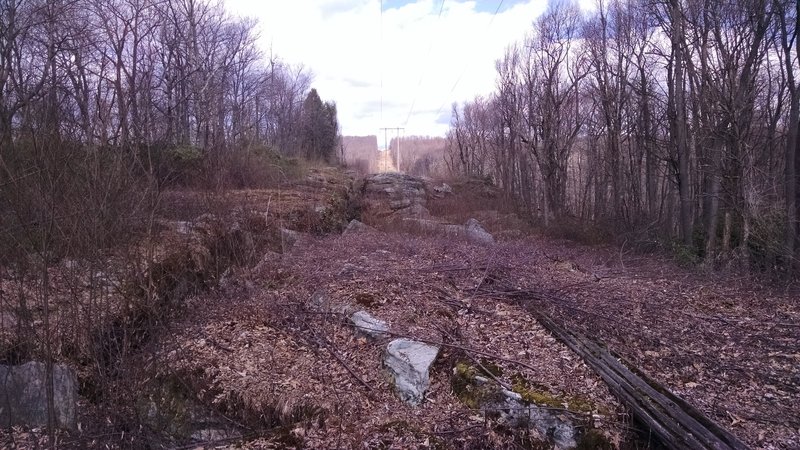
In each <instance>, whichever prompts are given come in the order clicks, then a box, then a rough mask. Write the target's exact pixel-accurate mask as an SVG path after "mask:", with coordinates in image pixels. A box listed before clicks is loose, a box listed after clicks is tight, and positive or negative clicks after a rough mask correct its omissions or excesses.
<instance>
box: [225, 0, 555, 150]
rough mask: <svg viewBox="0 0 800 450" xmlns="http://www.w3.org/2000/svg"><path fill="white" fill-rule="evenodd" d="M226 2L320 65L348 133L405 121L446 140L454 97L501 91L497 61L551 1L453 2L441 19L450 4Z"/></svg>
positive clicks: (299, 58)
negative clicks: (497, 85) (500, 5)
mask: <svg viewBox="0 0 800 450" xmlns="http://www.w3.org/2000/svg"><path fill="white" fill-rule="evenodd" d="M397 4H401V6H395V7H391V6H393V5H397ZM226 5H227V7H228V9H229V11H231V12H233V13H236V14H240V15H246V16H251V17H255V18H257V19H259V22H260V29H261V36H262V41H261V44H262V46H263V47H264V49H265V50H269V49H270V47H271V48H272V50H273V51H274V52H275V54H277V55H278V56H280V57H281V58H282V59H283V60H285V61H288V62H290V63H302V64H303V65H305V66H306V67H307V68H309V69H311V71H313V73H314V75H315V77H314V87H316V88H317V90H318V91H319V93H320V96H322V97H323V99H325V100H334V101H336V103H337V106H338V111H339V119H340V122H341V124H342V131H343V133H344V134H346V135H368V134H377V133H378V129H379V128H380V127H385V126H387V127H395V126H405V127H406V130H405V134H406V135H412V134H413V135H438V136H442V135H444V133H445V132H446V131H447V128H448V127H447V124H445V123H437V119H439V122H441V116H446V115H447V114H448V113H449V110H450V105H451V104H452V103H453V102H455V101H457V102H461V101H464V100H467V99H471V98H473V97H474V96H475V95H485V94H488V93H490V92H491V91H492V90H493V87H494V80H495V74H494V61H495V60H496V59H498V58H500V57H501V56H502V55H503V51H504V49H505V47H506V46H507V45H509V44H512V43H514V42H516V41H518V40H521V39H522V38H523V36H524V35H525V33H526V32H527V31H528V30H529V29H530V27H531V23H532V22H533V20H534V19H535V18H536V17H538V15H539V14H541V13H542V11H544V9H545V8H546V6H547V0H526V1H519V0H518V1H507V2H506V3H505V6H504V7H503V9H502V11H500V12H499V13H498V14H497V15H496V16H495V17H494V18H493V13H494V10H495V8H496V7H497V5H498V0H492V1H487V0H479V1H464V0H461V1H458V0H445V3H444V5H445V6H444V10H443V11H442V14H441V16H439V15H438V14H439V8H440V5H441V1H440V0H409V1H404V2H397V1H393V2H389V1H384V11H383V17H382V19H381V3H380V1H379V0H292V1H276V0H265V1H259V2H254V1H252V0H226ZM459 78H460V81H458V84H457V85H455V84H456V81H457V80H459ZM420 79H422V81H421V83H420ZM381 82H382V84H383V88H381ZM454 86H455V87H454ZM381 97H382V98H383V102H382V103H383V108H382V113H381ZM412 103H413V104H414V109H413V113H412V114H411V115H410V117H409V111H410V110H411V107H412ZM407 119H408V121H407ZM406 121H407V123H406Z"/></svg>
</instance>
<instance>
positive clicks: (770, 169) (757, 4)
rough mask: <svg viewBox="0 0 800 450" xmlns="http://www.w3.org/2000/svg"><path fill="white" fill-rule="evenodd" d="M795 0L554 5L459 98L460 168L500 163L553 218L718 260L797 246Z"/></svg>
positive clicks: (525, 205) (768, 257) (453, 137)
mask: <svg viewBox="0 0 800 450" xmlns="http://www.w3.org/2000/svg"><path fill="white" fill-rule="evenodd" d="M798 10H800V6H798V3H797V2H794V1H789V0H742V1H735V2H728V1H722V0H659V1H656V2H653V1H645V0H599V1H598V3H597V8H596V10H595V11H593V12H591V13H583V12H581V10H580V9H579V8H578V6H577V5H576V4H575V3H570V2H568V1H561V2H551V3H550V6H549V7H548V9H547V11H546V12H545V13H544V14H543V15H542V16H540V17H539V18H537V19H536V20H535V21H534V23H533V26H532V28H531V30H530V32H529V33H528V35H527V36H526V37H525V38H524V39H523V40H521V41H520V42H518V43H516V44H513V45H511V46H509V47H508V48H507V50H506V52H505V54H504V55H502V57H501V58H500V59H499V60H498V61H497V62H496V72H497V78H496V79H497V81H496V88H495V90H494V92H493V93H492V94H491V95H489V96H486V97H478V98H475V99H474V100H472V101H468V102H466V103H464V104H463V105H453V110H452V119H451V128H450V131H449V132H448V135H447V137H448V142H449V146H448V156H447V160H448V164H449V166H450V168H451V170H453V171H455V172H458V173H464V174H469V175H476V176H490V177H492V178H493V179H494V180H495V182H496V183H498V184H499V185H500V186H502V188H503V189H504V191H505V192H506V193H507V194H508V195H509V196H510V197H513V198H514V199H516V200H517V202H518V204H519V205H520V207H521V208H522V209H524V210H525V211H526V212H527V213H528V214H529V215H530V216H531V217H532V218H534V219H536V220H538V221H540V222H542V223H543V224H545V225H553V224H563V223H566V222H576V223H579V224H580V226H581V227H584V228H587V227H594V228H605V229H609V230H615V232H619V231H629V232H635V233H634V235H635V236H638V238H637V239H639V240H641V241H645V240H646V241H649V242H653V241H654V240H655V238H664V237H666V238H669V239H670V240H671V242H672V243H673V246H674V247H675V248H676V249H679V250H680V251H681V252H683V253H684V254H686V255H688V256H689V257H691V258H693V259H695V260H697V261H701V260H702V261H704V262H706V263H709V264H712V265H718V263H720V262H724V261H728V262H729V261H739V262H742V263H743V264H744V265H746V266H750V267H753V266H756V267H759V268H762V269H773V268H781V269H789V270H790V269H791V268H792V266H793V265H794V266H796V261H797V255H798V252H797V250H798V234H800V229H799V228H798V217H799V216H798V214H800V213H799V212H798V209H799V208H800V178H798V173H799V171H800V158H798V152H799V150H798V139H797V133H798V127H799V126H800V120H799V119H798V117H799V116H800V109H799V108H798V105H799V103H798V102H799V101H800V90H799V88H800V85H799V84H798V83H799V82H798V80H797V79H796V77H797V74H798V71H799V70H800V68H799V67H798V53H800V40H798V36H797V33H798V24H799V22H798V20H800V19H798V16H800V15H799V14H798Z"/></svg>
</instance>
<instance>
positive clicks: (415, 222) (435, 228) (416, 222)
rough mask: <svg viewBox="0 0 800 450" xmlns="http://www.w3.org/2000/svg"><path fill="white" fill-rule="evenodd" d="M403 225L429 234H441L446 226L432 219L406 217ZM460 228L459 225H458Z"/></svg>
mask: <svg viewBox="0 0 800 450" xmlns="http://www.w3.org/2000/svg"><path fill="white" fill-rule="evenodd" d="M403 223H404V224H406V225H410V226H412V227H416V228H418V229H419V230H420V231H425V232H429V233H440V232H442V231H443V230H444V227H445V225H444V224H441V223H439V222H436V221H434V220H430V219H421V218H418V217H404V218H403ZM456 226H458V225H456Z"/></svg>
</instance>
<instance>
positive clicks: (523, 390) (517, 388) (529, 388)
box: [511, 374, 597, 413]
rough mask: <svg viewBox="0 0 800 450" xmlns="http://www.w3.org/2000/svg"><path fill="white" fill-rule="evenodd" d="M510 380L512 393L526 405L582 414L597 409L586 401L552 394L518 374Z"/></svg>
mask: <svg viewBox="0 0 800 450" xmlns="http://www.w3.org/2000/svg"><path fill="white" fill-rule="evenodd" d="M511 379H512V382H513V384H512V391H514V392H516V393H517V394H519V395H521V396H522V399H523V400H525V401H526V402H528V403H531V404H534V405H538V406H547V407H551V408H565V409H568V410H570V411H575V412H582V413H591V412H592V411H595V410H596V409H597V408H596V407H595V406H594V404H592V403H591V402H590V401H589V400H587V399H584V398H581V397H572V396H560V395H556V394H553V393H551V392H549V391H547V390H546V389H543V388H541V387H538V386H536V385H535V384H533V383H531V382H530V381H528V380H527V379H526V378H525V377H524V376H522V375H520V374H514V376H512V377H511Z"/></svg>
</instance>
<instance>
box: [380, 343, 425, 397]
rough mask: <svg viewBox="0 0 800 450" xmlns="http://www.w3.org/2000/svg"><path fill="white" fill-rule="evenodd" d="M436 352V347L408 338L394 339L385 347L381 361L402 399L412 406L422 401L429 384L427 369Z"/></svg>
mask: <svg viewBox="0 0 800 450" xmlns="http://www.w3.org/2000/svg"><path fill="white" fill-rule="evenodd" d="M438 353H439V348H438V347H435V346H433V345H428V344H425V343H423V342H417V341H412V340H409V339H395V340H394V341H392V342H390V343H389V345H388V346H387V347H386V356H385V357H384V360H383V362H384V364H385V365H386V367H387V368H388V369H389V372H391V374H392V376H393V377H394V384H395V388H396V390H397V394H398V395H399V396H400V398H401V399H402V400H403V401H405V402H407V403H409V404H411V405H414V406H416V405H419V404H420V403H422V400H423V398H424V397H425V391H427V390H428V387H430V384H431V381H430V374H429V373H428V370H429V369H430V367H431V364H433V361H434V360H435V359H436V355H438Z"/></svg>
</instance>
